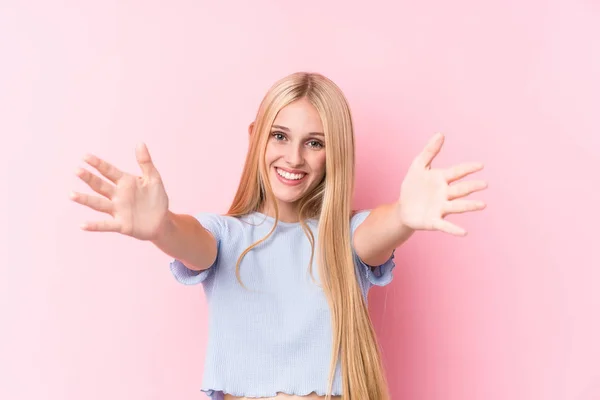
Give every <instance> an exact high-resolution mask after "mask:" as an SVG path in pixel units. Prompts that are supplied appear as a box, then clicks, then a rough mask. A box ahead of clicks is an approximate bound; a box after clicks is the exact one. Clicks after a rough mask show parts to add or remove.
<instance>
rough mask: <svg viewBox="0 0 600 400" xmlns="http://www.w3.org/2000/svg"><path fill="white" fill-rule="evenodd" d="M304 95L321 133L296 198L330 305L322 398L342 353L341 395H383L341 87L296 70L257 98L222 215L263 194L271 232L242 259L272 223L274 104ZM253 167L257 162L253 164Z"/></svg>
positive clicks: (362, 398)
mask: <svg viewBox="0 0 600 400" xmlns="http://www.w3.org/2000/svg"><path fill="white" fill-rule="evenodd" d="M301 98H306V99H307V100H308V101H309V102H310V103H311V104H312V105H313V106H314V107H315V108H316V109H317V111H318V113H319V115H320V117H321V122H322V124H323V130H324V134H325V142H326V146H325V151H326V153H325V158H326V163H325V177H324V179H323V181H322V182H321V183H320V184H319V185H318V186H317V187H315V188H314V189H313V190H312V191H311V192H310V193H307V194H306V195H305V196H304V197H303V198H302V199H301V200H299V210H300V211H299V214H300V215H299V217H300V223H301V226H302V228H303V229H304V231H305V233H306V235H307V237H308V239H309V241H310V243H311V248H312V254H311V259H310V260H311V262H310V268H311V270H310V272H311V275H312V260H313V256H314V250H315V249H314V243H315V241H314V236H313V234H312V231H311V230H310V229H309V228H308V226H307V225H306V222H305V221H306V219H309V218H318V221H319V229H318V231H319V237H318V239H319V241H318V242H319V249H318V253H317V256H318V258H317V260H318V268H319V276H320V277H321V281H322V283H323V290H324V293H325V295H326V297H327V300H328V302H329V307H330V310H331V325H332V332H333V338H332V339H333V346H332V357H331V358H332V359H331V365H330V373H329V381H328V382H329V383H328V390H327V397H326V399H327V400H330V399H331V394H332V393H331V391H332V387H333V379H334V374H335V367H336V364H337V361H338V357H340V359H341V367H342V368H341V369H342V394H343V399H344V400H388V399H389V394H388V388H387V382H386V378H385V372H384V368H383V364H382V360H381V353H380V350H379V346H378V343H377V339H376V336H375V331H374V329H373V325H372V322H371V319H370V316H369V312H368V308H367V305H366V302H365V300H364V298H363V296H362V292H361V289H360V286H359V284H358V280H357V279H356V272H355V271H356V270H355V265H354V259H353V254H352V249H351V242H350V241H351V233H350V218H351V216H352V208H351V207H352V206H351V203H352V196H353V192H354V153H355V150H354V132H353V127H352V116H351V113H350V108H349V106H348V103H347V101H346V98H345V97H344V95H343V93H342V91H341V90H340V89H339V87H338V86H337V85H336V84H335V83H333V82H332V81H331V80H329V79H328V78H326V77H324V76H323V75H320V74H316V73H304V72H302V73H300V72H299V73H294V74H291V75H288V76H286V77H284V78H282V79H280V80H279V81H277V82H276V83H275V84H274V85H273V86H272V87H271V88H270V90H269V91H268V92H267V94H266V95H265V97H264V99H263V101H262V102H261V104H260V107H259V109H258V113H257V116H256V119H255V121H254V125H253V128H252V129H253V131H252V135H251V136H250V147H249V149H248V154H247V157H246V162H245V165H244V169H243V172H242V176H241V179H240V183H239V186H238V190H237V193H236V195H235V197H234V200H233V203H232V205H231V207H230V209H229V211H228V212H227V215H230V216H236V217H241V216H244V215H246V214H249V213H251V212H254V211H260V210H261V207H262V206H263V205H264V204H265V202H267V203H268V204H272V205H273V206H274V211H275V224H274V226H273V228H272V229H271V231H270V232H269V233H268V235H267V236H266V237H265V238H263V239H261V240H260V241H258V242H256V243H254V244H253V245H252V246H250V247H249V248H247V249H246V250H245V251H244V252H243V253H242V254H241V255H240V258H239V259H238V262H237V265H236V277H237V279H238V281H239V282H240V284H242V286H243V283H242V282H241V277H240V262H241V260H242V258H243V257H244V256H245V255H246V254H247V253H248V252H249V251H251V250H252V249H253V248H254V247H255V246H257V245H258V244H260V243H261V242H263V241H265V240H266V239H267V238H268V237H269V236H270V235H271V234H272V233H273V232H274V230H275V227H276V224H277V221H278V220H279V209H278V208H277V201H276V199H275V196H274V194H273V191H272V188H271V184H270V182H269V179H268V173H267V171H268V170H267V165H266V161H265V150H266V147H267V140H268V138H269V134H270V130H271V126H272V125H273V122H274V121H275V117H276V116H277V114H278V112H279V111H280V110H281V109H282V108H283V107H285V106H287V105H288V104H290V103H292V102H294V101H296V100H298V99H301ZM257 167H258V168H257Z"/></svg>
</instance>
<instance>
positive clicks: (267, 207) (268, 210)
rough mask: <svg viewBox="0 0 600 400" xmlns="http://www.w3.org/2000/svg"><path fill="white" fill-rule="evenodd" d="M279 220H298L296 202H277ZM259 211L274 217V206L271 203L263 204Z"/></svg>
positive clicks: (298, 214)
mask: <svg viewBox="0 0 600 400" xmlns="http://www.w3.org/2000/svg"><path fill="white" fill-rule="evenodd" d="M277 208H278V209H279V220H280V221H281V222H298V221H300V213H299V211H300V210H299V208H298V204H297V203H283V202H278V203H277ZM259 211H260V212H261V213H263V214H265V215H268V216H269V217H272V218H275V207H274V206H273V205H272V204H264V205H263V206H262V207H261V208H260V210H259Z"/></svg>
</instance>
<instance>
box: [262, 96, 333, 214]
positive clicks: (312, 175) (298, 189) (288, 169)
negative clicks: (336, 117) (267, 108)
mask: <svg viewBox="0 0 600 400" xmlns="http://www.w3.org/2000/svg"><path fill="white" fill-rule="evenodd" d="M269 135H270V136H269V139H268V141H267V148H266V151H265V161H266V164H267V172H268V178H269V181H270V183H271V187H272V188H273V194H274V195H275V198H276V199H277V202H278V203H277V204H278V206H279V213H280V219H281V220H282V221H285V220H291V221H295V220H297V218H298V200H300V199H301V198H302V197H303V196H304V195H306V194H307V193H309V192H310V191H311V190H312V189H314V188H315V187H316V186H317V185H318V184H319V183H320V182H321V181H322V180H323V177H324V176H325V136H324V133H323V125H322V123H321V118H320V116H319V113H318V112H317V110H316V109H315V107H314V106H313V105H312V104H311V103H310V102H309V101H308V100H307V99H306V98H301V99H299V100H296V101H294V102H292V103H290V104H289V105H287V106H286V107H284V108H282V109H281V111H279V113H278V114H277V117H276V118H275V121H274V122H273V125H272V127H271V131H270V133H269Z"/></svg>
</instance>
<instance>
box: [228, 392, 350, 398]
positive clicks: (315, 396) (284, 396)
mask: <svg viewBox="0 0 600 400" xmlns="http://www.w3.org/2000/svg"><path fill="white" fill-rule="evenodd" d="M261 399H263V400H280V399H281V400H324V399H325V396H319V395H318V394H316V393H314V392H313V393H311V394H309V395H306V396H293V395H289V394H285V393H278V394H277V396H275V397H261ZM341 399H342V396H331V400H341ZM225 400H256V397H237V396H232V395H230V394H225Z"/></svg>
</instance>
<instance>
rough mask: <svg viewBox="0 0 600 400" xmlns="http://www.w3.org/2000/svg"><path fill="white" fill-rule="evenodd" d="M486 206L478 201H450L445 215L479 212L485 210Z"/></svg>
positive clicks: (445, 209) (445, 208)
mask: <svg viewBox="0 0 600 400" xmlns="http://www.w3.org/2000/svg"><path fill="white" fill-rule="evenodd" d="M485 206H486V204H485V203H484V202H483V201H478V200H453V201H449V202H448V203H447V204H446V206H445V207H444V215H446V214H460V213H466V212H470V211H479V210H483V209H484V208H485Z"/></svg>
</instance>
